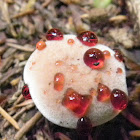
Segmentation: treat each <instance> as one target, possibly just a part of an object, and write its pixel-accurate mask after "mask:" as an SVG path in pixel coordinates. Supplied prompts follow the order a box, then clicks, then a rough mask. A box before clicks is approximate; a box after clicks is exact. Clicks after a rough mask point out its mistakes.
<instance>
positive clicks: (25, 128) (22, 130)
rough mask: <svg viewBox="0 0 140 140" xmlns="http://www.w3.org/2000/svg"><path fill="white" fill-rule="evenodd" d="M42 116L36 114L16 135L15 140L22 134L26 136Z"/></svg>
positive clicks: (18, 139) (38, 113)
mask: <svg viewBox="0 0 140 140" xmlns="http://www.w3.org/2000/svg"><path fill="white" fill-rule="evenodd" d="M41 118H42V115H41V113H40V112H37V113H36V114H35V115H34V116H33V117H32V118H31V119H30V120H29V121H28V122H26V123H25V125H24V126H23V127H22V128H21V129H20V130H19V131H18V132H17V133H16V135H15V138H14V139H15V140H20V139H21V138H22V137H23V135H24V134H26V133H27V132H28V131H29V130H30V129H31V128H32V127H33V126H34V125H35V124H36V123H37V122H38V121H39V120H40V119H41Z"/></svg>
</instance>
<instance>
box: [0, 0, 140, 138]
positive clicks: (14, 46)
mask: <svg viewBox="0 0 140 140" xmlns="http://www.w3.org/2000/svg"><path fill="white" fill-rule="evenodd" d="M94 1H98V2H99V1H100V0H81V1H80V0H38V1H37V0H18V1H16V0H0V114H1V115H0V140H14V139H16V140H54V139H60V140H77V139H78V136H77V133H76V130H71V129H66V128H62V127H59V126H57V125H55V124H52V123H51V122H49V121H48V120H47V119H45V118H44V117H43V116H42V115H41V114H40V113H39V112H38V110H37V109H36V107H35V105H34V103H33V102H32V100H29V101H26V100H24V98H23V96H22V94H21V91H22V87H23V85H24V81H23V77H22V75H23V68H24V66H25V64H26V62H27V59H28V58H29V56H30V55H31V53H32V52H33V51H34V50H35V45H36V43H37V42H38V41H39V40H40V39H42V38H44V36H45V33H46V32H47V31H48V30H49V29H51V28H59V29H60V30H61V31H62V32H63V33H64V34H78V33H80V32H82V31H85V30H91V31H94V32H95V33H96V34H97V36H98V39H99V43H102V44H105V45H108V46H109V47H111V48H112V49H120V51H121V52H122V54H123V56H124V60H125V66H126V76H127V86H128V93H129V104H128V107H127V109H125V110H124V111H123V112H122V113H120V115H118V116H117V117H115V118H114V119H113V120H111V121H109V122H107V123H105V124H103V125H100V126H97V127H95V128H93V130H92V133H91V138H90V139H93V140H137V139H140V1H139V0H134V1H133V0H127V1H125V0H112V2H110V3H108V4H107V5H106V2H105V3H104V1H105V0H103V2H102V3H104V5H103V6H100V4H98V3H97V4H95V3H93V2H94ZM108 1H109V0H108ZM132 1H133V2H132ZM7 119H8V121H7ZM9 121H11V123H12V125H11V123H9Z"/></svg>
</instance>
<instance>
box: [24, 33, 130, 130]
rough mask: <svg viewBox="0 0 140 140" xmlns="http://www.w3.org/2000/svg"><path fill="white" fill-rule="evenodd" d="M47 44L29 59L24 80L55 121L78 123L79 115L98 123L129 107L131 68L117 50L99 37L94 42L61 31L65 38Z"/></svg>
mask: <svg viewBox="0 0 140 140" xmlns="http://www.w3.org/2000/svg"><path fill="white" fill-rule="evenodd" d="M89 43H90V42H88V44H89ZM45 44H46V45H44V43H43V47H40V48H41V49H38V48H36V50H35V51H34V52H33V53H32V55H31V56H30V58H29V60H28V61H27V63H26V66H25V68H24V81H25V84H27V85H28V87H29V91H30V94H31V97H32V99H33V101H34V103H35V105H36V106H37V108H38V110H39V111H40V112H41V113H42V114H43V115H44V116H45V117H46V118H47V119H48V120H49V121H51V122H53V123H54V124H57V125H60V126H63V127H67V128H76V124H77V121H78V119H79V118H81V117H83V116H86V117H88V118H89V119H90V120H91V122H92V125H93V126H97V125H100V124H103V123H105V122H107V121H109V120H111V119H112V118H114V117H115V116H116V115H117V114H118V113H119V112H120V111H121V110H123V109H124V108H125V107H126V106H125V105H127V95H128V92H127V86H126V74H125V67H124V64H123V61H119V60H118V59H116V57H115V51H113V50H112V49H110V48H109V47H107V46H105V45H102V44H97V40H96V42H95V44H94V45H93V46H92V45H89V46H88V45H86V43H83V42H82V41H81V40H80V39H79V38H78V37H77V36H76V35H63V36H62V34H61V39H58V38H57V39H56V40H54V39H53V40H51V39H49V40H46V42H45ZM112 91H113V92H112ZM117 95H119V96H117ZM116 97H117V100H118V102H117V103H118V104H119V105H120V106H119V107H118V104H117V103H116V100H115V101H114V99H115V98H116ZM116 106H117V107H116Z"/></svg>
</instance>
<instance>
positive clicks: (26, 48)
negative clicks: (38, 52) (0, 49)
mask: <svg viewBox="0 0 140 140" xmlns="http://www.w3.org/2000/svg"><path fill="white" fill-rule="evenodd" d="M7 46H9V47H12V48H15V49H18V50H21V51H26V52H33V51H34V48H30V47H25V46H24V47H23V46H21V45H18V44H14V43H7Z"/></svg>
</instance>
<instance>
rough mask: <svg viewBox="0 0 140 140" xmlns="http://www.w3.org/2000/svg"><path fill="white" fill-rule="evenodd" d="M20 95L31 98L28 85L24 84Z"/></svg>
mask: <svg viewBox="0 0 140 140" xmlns="http://www.w3.org/2000/svg"><path fill="white" fill-rule="evenodd" d="M22 95H23V96H24V98H25V99H26V100H28V99H31V95H30V92H29V87H28V85H26V84H25V85H24V86H23V88H22Z"/></svg>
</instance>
